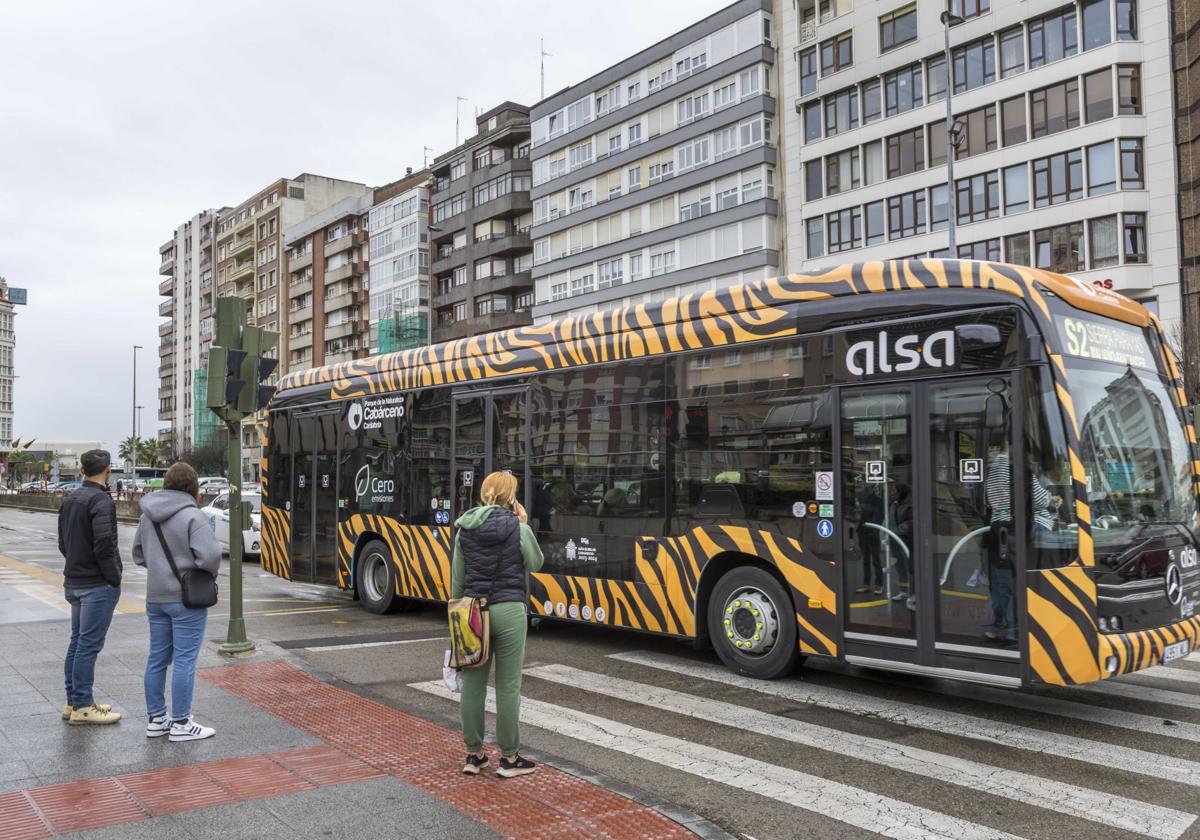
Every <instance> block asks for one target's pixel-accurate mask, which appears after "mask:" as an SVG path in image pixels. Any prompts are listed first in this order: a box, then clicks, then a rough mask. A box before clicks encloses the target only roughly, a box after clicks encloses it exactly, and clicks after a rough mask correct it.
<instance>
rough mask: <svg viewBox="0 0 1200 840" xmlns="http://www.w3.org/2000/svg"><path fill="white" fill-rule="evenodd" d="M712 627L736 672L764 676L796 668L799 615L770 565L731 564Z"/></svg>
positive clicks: (711, 611) (717, 591) (720, 584)
mask: <svg viewBox="0 0 1200 840" xmlns="http://www.w3.org/2000/svg"><path fill="white" fill-rule="evenodd" d="M708 629H709V636H710V637H711V639H712V643H713V647H714V648H716V651H717V655H718V656H720V657H721V661H722V662H724V663H725V665H726V666H727V667H728V668H729V669H730V670H731V671H733V672H734V673H737V674H742V675H743V676H747V677H755V678H757V679H760V680H772V679H775V678H776V677H781V676H784V675H785V674H788V673H790V672H791V671H792V669H793V668H795V667H796V662H797V659H798V655H799V650H798V649H797V647H796V617H795V614H794V612H793V610H792V600H791V598H790V597H789V596H788V593H787V591H786V590H785V589H784V588H783V585H782V584H780V582H779V581H778V580H777V579H776V578H775V576H774V575H772V574H771V573H770V572H768V571H766V570H765V569H760V568H758V567H757V566H743V567H741V568H736V569H731V570H730V571H728V572H726V573H725V575H724V577H722V578H721V579H720V580H718V581H717V585H716V586H715V587H713V591H712V595H711V596H710V597H709V601H708Z"/></svg>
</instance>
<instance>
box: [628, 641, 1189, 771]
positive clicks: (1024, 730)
mask: <svg viewBox="0 0 1200 840" xmlns="http://www.w3.org/2000/svg"><path fill="white" fill-rule="evenodd" d="M609 657H610V658H611V659H619V660H621V661H623V662H633V663H635V664H638V665H645V666H648V667H650V668H658V669H659V670H662V671H670V672H672V673H675V674H686V675H688V676H692V677H697V678H699V679H706V680H711V681H713V682H721V683H725V684H726V685H734V686H737V687H739V688H746V689H749V690H751V691H757V692H758V693H760V694H769V695H772V696H775V697H782V698H784V699H786V700H792V701H794V702H797V703H812V704H813V705H816V706H821V707H822V708H826V709H835V710H837V711H841V712H848V713H849V714H852V715H871V716H874V717H878V718H880V719H882V720H888V721H891V722H892V723H898V724H900V725H902V726H911V727H913V728H914V729H928V730H930V731H931V732H938V733H941V734H945V735H956V736H958V737H961V738H970V739H972V740H976V741H986V742H988V743H994V744H999V745H1001V746H1004V747H1011V748H1013V749H1018V750H1028V751H1029V752H1034V753H1044V754H1047V755H1056V756H1059V757H1060V758H1069V759H1073V760H1075V761H1083V762H1086V763H1088V764H1096V765H1099V766H1101V767H1108V768H1113V769H1116V770H1125V771H1127V772H1129V773H1136V774H1138V775H1139V776H1150V777H1152V778H1156V779H1164V780H1167V781H1173V782H1179V783H1180V784H1185V785H1191V786H1193V787H1200V763H1197V762H1195V761H1189V760H1187V759H1183V758H1174V757H1173V756H1167V755H1156V754H1155V753H1149V752H1145V751H1143V750H1137V749H1133V748H1132V747H1123V746H1119V745H1117V744H1108V743H1105V742H1103V741H1090V740H1088V739H1086V738H1077V737H1075V736H1074V735H1063V734H1061V733H1058V732H1051V731H1049V730H1043V729H1032V728H1030V727H1027V726H1021V725H1019V724H1015V723H1001V722H998V721H994V720H989V719H988V718H981V717H973V716H971V715H965V714H961V713H959V712H948V711H943V710H942V709H935V708H932V707H928V706H915V705H912V704H911V703H902V702H900V701H898V700H887V699H884V698H881V697H871V696H869V695H865V694H854V693H852V692H849V691H842V690H841V689H837V688H827V687H825V686H819V685H812V684H810V683H801V682H795V681H790V682H765V681H763V680H754V679H750V678H748V677H740V676H738V675H737V674H734V673H733V672H731V671H729V670H728V669H726V668H723V667H719V666H716V665H707V664H702V663H698V662H693V661H691V660H688V659H681V658H679V657H675V656H663V655H661V654H654V653H645V652H642V651H636V652H633V653H613V654H610V655H609Z"/></svg>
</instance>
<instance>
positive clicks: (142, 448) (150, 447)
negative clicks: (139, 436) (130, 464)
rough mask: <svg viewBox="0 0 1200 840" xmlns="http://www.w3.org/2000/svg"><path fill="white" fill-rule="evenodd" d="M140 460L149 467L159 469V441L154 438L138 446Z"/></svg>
mask: <svg viewBox="0 0 1200 840" xmlns="http://www.w3.org/2000/svg"><path fill="white" fill-rule="evenodd" d="M138 458H140V459H141V460H142V462H143V463H144V464H145V465H146V466H148V467H157V466H158V462H159V456H158V441H157V440H154V439H153V438H150V439H147V440H143V441H141V442H140V443H139V444H138Z"/></svg>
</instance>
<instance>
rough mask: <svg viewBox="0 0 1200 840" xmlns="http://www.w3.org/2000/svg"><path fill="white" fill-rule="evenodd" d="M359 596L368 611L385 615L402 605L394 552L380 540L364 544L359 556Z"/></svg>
mask: <svg viewBox="0 0 1200 840" xmlns="http://www.w3.org/2000/svg"><path fill="white" fill-rule="evenodd" d="M358 597H359V600H360V601H362V605H363V607H364V609H366V610H367V612H372V613H375V614H376V615H383V614H384V613H390V612H394V611H395V610H396V609H397V608H398V607H399V606H400V598H399V596H397V595H396V566H395V564H394V563H393V562H392V553H391V552H390V551H389V550H388V547H387V546H386V545H384V543H382V542H381V541H379V540H371V541H370V542H369V543H367V544H366V545H365V546H363V549H362V553H361V554H360V555H359V557H358Z"/></svg>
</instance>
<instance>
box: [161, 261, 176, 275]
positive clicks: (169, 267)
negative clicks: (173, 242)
mask: <svg viewBox="0 0 1200 840" xmlns="http://www.w3.org/2000/svg"><path fill="white" fill-rule="evenodd" d="M173 271H175V258H174V257H167V258H166V259H165V260H163V261H162V262H160V263H159V264H158V273H159V274H170V273H172V272H173Z"/></svg>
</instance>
